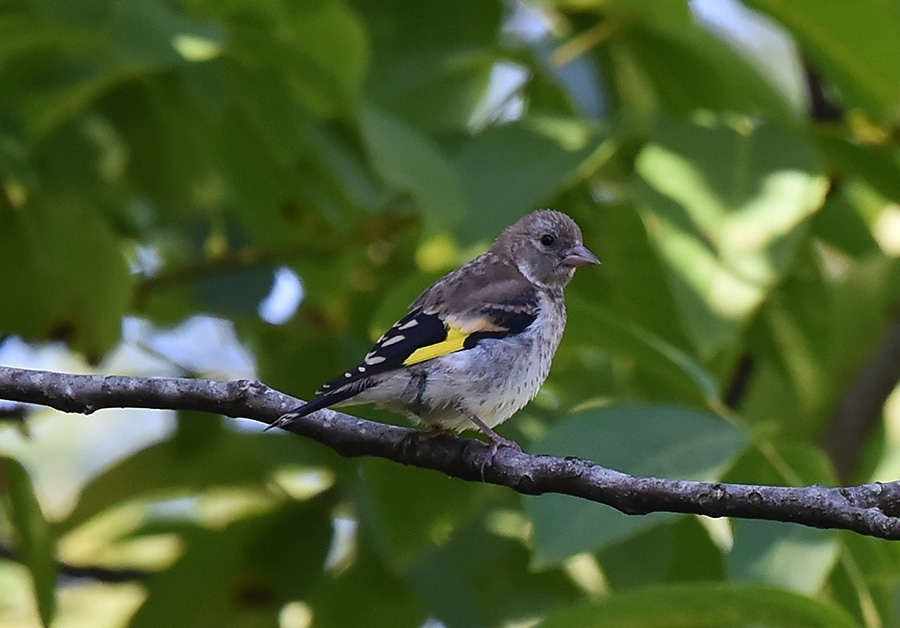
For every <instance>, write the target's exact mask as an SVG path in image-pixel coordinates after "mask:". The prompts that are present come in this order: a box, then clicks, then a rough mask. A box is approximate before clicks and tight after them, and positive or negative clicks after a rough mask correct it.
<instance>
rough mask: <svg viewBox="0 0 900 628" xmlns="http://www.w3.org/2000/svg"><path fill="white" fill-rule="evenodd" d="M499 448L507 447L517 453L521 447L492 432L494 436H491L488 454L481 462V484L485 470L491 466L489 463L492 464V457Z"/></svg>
mask: <svg viewBox="0 0 900 628" xmlns="http://www.w3.org/2000/svg"><path fill="white" fill-rule="evenodd" d="M491 431H493V430H491ZM501 447H509V448H510V449H512V450H514V451H518V452H521V451H522V446H521V445H519V443H517V442H516V441H514V440H510V439H508V438H503V437H502V436H500V435H499V434H497V433H496V432H494V435H493V436H491V445H490V447H488V452H487V454H485V456H484V460H483V461H482V462H481V481H482V482H484V470H485V468H487V467H489V466H490V465H491V463H493V462H494V456H496V455H497V450H498V449H500V448H501Z"/></svg>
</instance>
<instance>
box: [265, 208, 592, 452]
mask: <svg viewBox="0 0 900 628" xmlns="http://www.w3.org/2000/svg"><path fill="white" fill-rule="evenodd" d="M599 263H600V262H599V260H597V258H596V257H595V256H594V254H593V253H591V252H590V251H589V250H588V249H587V248H586V247H585V246H584V244H583V243H582V235H581V230H580V229H579V228H578V225H576V224H575V221H573V220H572V219H571V218H569V217H568V216H567V215H565V214H563V213H561V212H557V211H552V210H539V211H536V212H532V213H530V214H528V215H527V216H525V217H524V218H522V219H521V220H519V221H518V222H516V223H515V224H513V225H511V226H510V227H508V228H507V229H506V230H505V231H504V232H503V233H501V234H500V236H499V237H498V238H497V240H496V241H495V242H494V244H493V246H492V247H491V248H490V250H488V251H487V252H485V253H484V254H482V255H479V256H478V257H476V258H475V259H473V260H472V261H471V262H469V263H467V264H464V265H463V266H461V267H459V268H458V269H456V270H454V271H453V272H451V273H450V274H448V275H446V276H445V277H443V278H441V279H439V280H438V281H437V282H435V283H434V284H432V285H431V286H430V287H429V288H428V289H426V290H425V291H424V292H423V293H422V294H421V295H420V296H419V298H417V299H416V300H415V301H414V302H413V304H412V305H411V306H410V309H409V312H408V313H407V314H406V316H404V317H403V318H401V319H400V320H399V321H398V322H397V323H395V324H394V325H393V326H392V327H391V328H390V329H389V330H388V331H387V332H385V334H384V335H383V336H382V337H381V338H379V339H378V341H377V342H376V343H375V346H374V347H373V348H372V350H371V351H370V352H369V353H368V354H366V357H365V358H364V360H363V362H362V363H361V364H360V365H359V366H357V367H356V368H355V369H353V370H350V371H348V372H346V373H344V374H343V375H341V376H340V377H337V378H335V379H333V380H331V381H329V382H328V383H327V384H325V385H324V386H322V387H321V388H320V389H319V391H318V392H319V394H320V395H321V396H320V397H318V398H317V399H314V400H313V401H311V402H309V403H307V404H305V405H303V406H300V407H299V408H297V409H295V410H292V411H291V412H288V413H287V414H285V415H284V416H282V417H281V418H280V419H278V421H276V422H275V423H273V424H272V426H276V427H277V426H282V425H285V424H287V423H289V422H290V421H291V420H293V419H295V418H297V417H301V416H305V415H307V414H309V413H311V412H314V411H316V410H319V409H321V408H325V407H328V406H345V405H355V404H362V403H375V404H378V405H380V406H382V407H385V408H388V409H391V410H395V411H398V412H403V413H405V414H407V415H409V416H410V417H412V418H413V419H414V420H416V421H418V422H422V423H425V424H427V425H430V426H432V427H436V428H443V429H452V430H463V429H473V428H476V429H480V430H481V431H482V432H484V433H485V434H486V435H487V436H488V437H489V438H490V440H491V443H492V454H491V456H489V458H488V459H487V460H486V464H487V463H489V461H490V458H491V457H492V455H493V451H495V450H496V448H497V446H498V445H503V446H513V447H516V448H518V445H516V444H515V443H514V442H512V441H509V440H506V439H504V438H502V437H501V436H499V435H498V434H497V433H496V432H495V431H494V430H493V429H492V428H493V427H495V426H496V425H499V424H500V423H502V422H503V421H505V420H506V419H508V418H509V417H510V416H512V415H513V414H515V413H516V412H517V411H518V410H520V409H521V408H522V407H523V406H525V404H527V403H528V402H529V401H531V400H532V399H533V398H534V396H535V395H536V394H537V392H538V390H539V389H540V387H541V384H543V382H544V380H545V379H546V378H547V374H548V373H549V372H550V363H551V360H552V359H553V355H554V353H555V352H556V348H557V347H558V346H559V342H560V339H561V338H562V333H563V329H564V328H565V324H566V309H565V303H564V300H563V290H564V288H565V287H566V285H567V284H568V283H569V281H570V280H571V279H572V275H573V274H574V272H575V269H576V268H577V267H578V266H583V265H587V264H599Z"/></svg>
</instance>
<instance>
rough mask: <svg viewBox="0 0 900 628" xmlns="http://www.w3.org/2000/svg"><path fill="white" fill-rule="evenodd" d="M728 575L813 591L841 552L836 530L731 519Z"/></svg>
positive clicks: (808, 593) (750, 580) (817, 587)
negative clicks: (732, 536)
mask: <svg viewBox="0 0 900 628" xmlns="http://www.w3.org/2000/svg"><path fill="white" fill-rule="evenodd" d="M733 532H734V547H733V548H732V550H731V551H730V552H729V553H728V575H729V578H730V579H732V580H735V581H744V582H752V583H756V584H760V585H768V586H772V587H776V588H779V589H785V590H788V591H796V592H797V593H805V594H807V595H813V594H815V593H817V592H819V590H820V589H821V587H822V585H823V583H824V582H825V580H826V578H827V577H828V574H829V573H830V572H831V570H832V569H833V567H834V565H835V562H836V561H837V559H838V555H839V553H840V543H839V537H838V535H837V533H835V532H833V531H823V530H816V529H814V528H808V527H806V526H798V525H794V524H790V523H782V522H779V521H759V520H755V519H753V520H738V521H735V522H734V527H733Z"/></svg>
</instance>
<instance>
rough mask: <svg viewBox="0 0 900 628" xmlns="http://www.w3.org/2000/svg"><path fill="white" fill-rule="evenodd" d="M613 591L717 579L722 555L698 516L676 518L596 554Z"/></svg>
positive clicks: (721, 572) (722, 573) (721, 575)
mask: <svg viewBox="0 0 900 628" xmlns="http://www.w3.org/2000/svg"><path fill="white" fill-rule="evenodd" d="M596 559H597V562H598V563H599V565H600V568H601V569H602V570H603V575H604V577H605V578H606V580H607V582H608V583H609V588H610V589H611V590H613V591H623V590H625V589H634V588H637V587H644V586H648V585H653V584H675V582H684V581H719V580H724V579H725V576H726V573H727V572H726V569H725V556H724V553H723V551H722V549H721V548H719V547H717V546H716V545H715V544H714V543H713V540H712V539H711V538H710V534H709V530H707V529H706V528H705V527H704V526H703V525H701V523H700V518H699V517H679V518H677V519H673V520H672V521H671V522H670V523H667V524H664V525H660V526H656V527H654V528H649V529H646V530H644V531H643V532H641V533H639V534H635V535H633V536H630V537H628V538H627V539H625V540H624V541H622V542H621V543H615V544H614V545H610V546H607V547H605V548H603V549H602V550H600V551H599V552H598V553H597V554H596Z"/></svg>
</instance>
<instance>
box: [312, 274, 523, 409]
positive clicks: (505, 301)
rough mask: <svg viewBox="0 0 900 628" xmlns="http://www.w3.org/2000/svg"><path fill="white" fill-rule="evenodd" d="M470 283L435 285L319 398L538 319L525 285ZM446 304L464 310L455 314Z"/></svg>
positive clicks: (461, 279)
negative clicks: (378, 374) (382, 373)
mask: <svg viewBox="0 0 900 628" xmlns="http://www.w3.org/2000/svg"><path fill="white" fill-rule="evenodd" d="M467 279H468V276H467V275H465V274H463V275H456V276H454V274H451V275H448V277H447V278H445V279H444V280H442V281H439V282H438V283H436V284H434V285H433V286H431V288H429V289H428V290H426V291H425V292H424V293H423V294H422V296H420V297H419V298H418V299H417V300H416V302H415V303H413V309H412V310H410V312H409V313H408V314H407V315H406V316H404V317H403V318H401V319H400V320H399V321H397V322H396V323H394V325H393V326H392V327H391V328H390V329H389V330H387V331H386V332H385V333H384V335H382V336H381V338H379V339H378V341H377V342H376V343H375V345H374V346H373V347H372V349H371V350H370V351H369V353H367V354H366V357H365V358H364V359H363V362H362V364H360V365H359V366H357V367H356V368H355V369H354V370H351V371H347V372H346V373H344V374H343V375H341V376H340V377H336V378H335V379H333V380H331V381H330V382H328V383H326V384H325V385H323V386H322V387H321V388H320V389H319V391H318V393H319V394H323V395H328V394H329V393H332V392H334V391H337V390H338V389H341V390H345V387H346V386H347V385H349V384H353V383H356V382H358V381H359V380H362V379H364V378H367V377H369V376H371V375H374V374H377V373H381V372H384V371H389V370H392V369H396V368H401V367H404V366H411V365H413V364H419V363H421V362H426V361H428V360H433V359H434V358H437V357H440V356H442V355H447V354H449V353H454V352H457V351H463V350H466V349H471V348H472V347H474V346H476V345H477V344H478V342H479V341H481V340H482V339H485V338H504V337H507V336H510V335H514V334H518V333H521V332H523V331H524V330H525V329H527V328H528V326H529V325H531V323H532V322H534V320H535V318H537V315H538V311H539V309H540V300H539V297H538V293H537V291H536V290H535V289H534V287H533V286H532V285H531V284H530V283H529V282H527V281H526V280H524V279H522V280H519V279H518V278H513V279H509V280H505V281H500V282H495V283H493V284H492V285H483V286H482V285H479V284H477V283H476V284H474V285H468V286H466V285H465V284H466V283H467V282H466V280H467ZM448 280H450V281H448ZM463 295H465V296H463ZM448 303H457V304H463V307H461V308H460V307H459V306H457V308H455V310H453V311H451V309H450V308H448V307H447V304H448Z"/></svg>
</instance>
